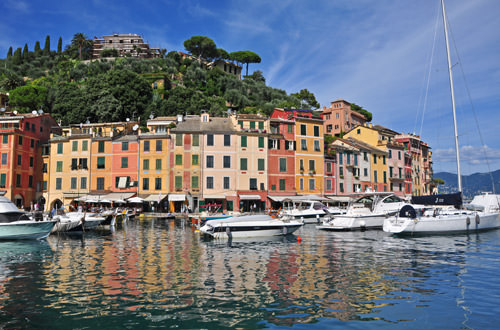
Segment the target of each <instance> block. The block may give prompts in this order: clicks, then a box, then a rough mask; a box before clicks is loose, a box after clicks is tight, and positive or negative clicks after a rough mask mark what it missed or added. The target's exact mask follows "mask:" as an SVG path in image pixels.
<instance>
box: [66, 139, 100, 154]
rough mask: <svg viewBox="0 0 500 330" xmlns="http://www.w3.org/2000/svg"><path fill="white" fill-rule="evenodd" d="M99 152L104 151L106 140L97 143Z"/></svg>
mask: <svg viewBox="0 0 500 330" xmlns="http://www.w3.org/2000/svg"><path fill="white" fill-rule="evenodd" d="M97 152H101V153H102V152H104V141H99V143H98V145H97ZM58 153H59V152H58Z"/></svg>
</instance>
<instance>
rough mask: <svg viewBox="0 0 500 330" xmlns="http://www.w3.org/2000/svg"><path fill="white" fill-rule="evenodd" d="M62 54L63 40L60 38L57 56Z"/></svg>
mask: <svg viewBox="0 0 500 330" xmlns="http://www.w3.org/2000/svg"><path fill="white" fill-rule="evenodd" d="M61 53H62V38H61V37H59V40H58V41H57V54H61Z"/></svg>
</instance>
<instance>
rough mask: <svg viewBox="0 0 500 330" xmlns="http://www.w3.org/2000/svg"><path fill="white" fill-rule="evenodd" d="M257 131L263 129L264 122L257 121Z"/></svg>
mask: <svg viewBox="0 0 500 330" xmlns="http://www.w3.org/2000/svg"><path fill="white" fill-rule="evenodd" d="M259 129H264V122H263V121H259Z"/></svg>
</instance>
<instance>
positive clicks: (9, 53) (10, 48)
mask: <svg viewBox="0 0 500 330" xmlns="http://www.w3.org/2000/svg"><path fill="white" fill-rule="evenodd" d="M11 57H12V46H10V47H9V50H8V51H7V58H11Z"/></svg>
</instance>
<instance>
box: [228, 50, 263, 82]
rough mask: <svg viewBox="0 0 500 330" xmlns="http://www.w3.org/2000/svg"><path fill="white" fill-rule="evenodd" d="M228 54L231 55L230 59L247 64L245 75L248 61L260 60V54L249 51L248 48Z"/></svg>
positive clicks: (256, 61)
mask: <svg viewBox="0 0 500 330" xmlns="http://www.w3.org/2000/svg"><path fill="white" fill-rule="evenodd" d="M229 55H230V56H231V59H232V60H234V61H236V62H238V63H243V64H246V65H247V70H246V76H248V64H249V63H260V62H261V58H260V56H259V55H257V54H256V53H254V52H251V51H249V50H241V51H238V52H232V53H231V54H229Z"/></svg>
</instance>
